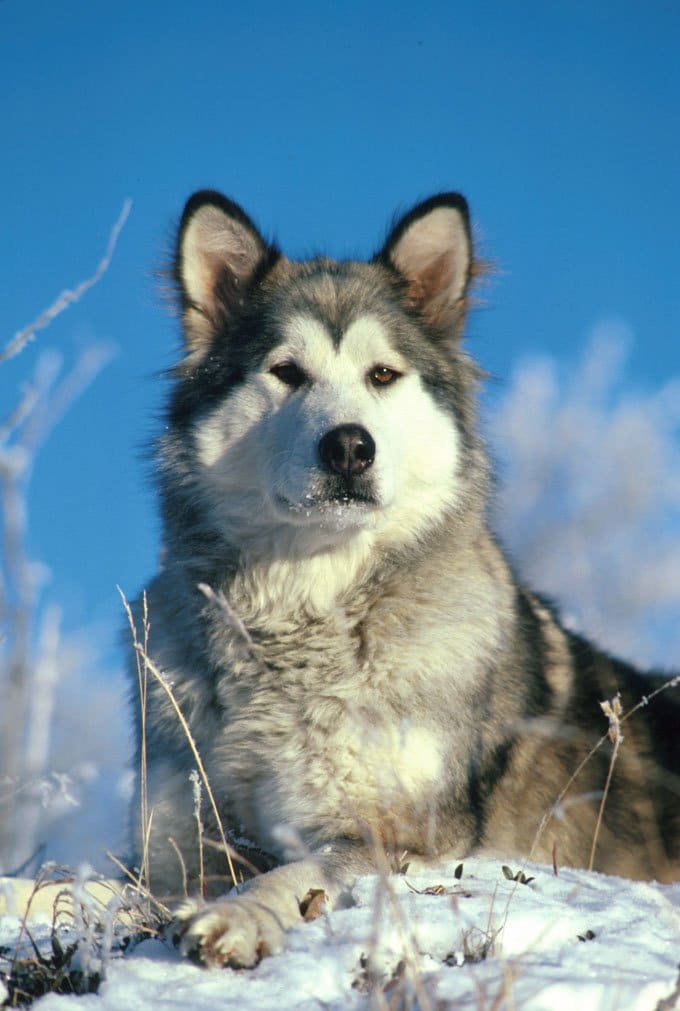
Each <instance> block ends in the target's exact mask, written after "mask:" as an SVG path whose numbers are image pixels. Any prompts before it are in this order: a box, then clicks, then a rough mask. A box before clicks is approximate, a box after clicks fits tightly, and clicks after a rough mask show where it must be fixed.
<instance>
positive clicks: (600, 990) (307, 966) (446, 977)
mask: <svg viewBox="0 0 680 1011" xmlns="http://www.w3.org/2000/svg"><path fill="white" fill-rule="evenodd" d="M501 863H502V862H501V861H500V860H497V859H488V858H487V859H482V858H475V859H469V860H465V862H464V867H463V874H462V877H461V878H460V880H457V879H456V877H455V874H454V871H455V867H456V865H455V864H453V863H451V864H442V865H439V866H438V867H437V868H436V869H432V870H431V871H429V872H428V873H426V874H418V875H415V874H414V875H409V874H408V873H407V874H406V875H403V876H398V877H391V878H389V879H387V880H384V879H380V878H377V877H368V878H363V879H361V880H360V881H359V882H358V883H357V884H356V886H355V888H354V893H353V894H354V899H355V902H356V905H355V906H354V907H352V908H350V909H346V910H338V911H335V912H331V913H328V914H326V915H323V916H321V917H319V918H318V919H316V920H315V921H313V922H311V923H303V924H300V926H299V927H297V928H295V929H294V930H292V931H290V933H289V934H288V936H287V943H286V948H285V950H284V951H283V952H282V953H281V954H279V955H276V956H273V957H270V958H267V959H264V960H263V961H262V962H261V963H260V965H259V966H257V967H256V968H255V969H252V970H242V971H234V970H230V969H223V970H211V971H208V970H205V969H201V968H198V967H196V966H194V965H191V964H189V963H186V962H183V961H182V960H181V959H180V958H179V956H178V955H177V953H176V952H175V951H174V949H173V948H172V946H171V945H170V944H169V942H165V941H160V940H147V941H143V942H142V943H140V944H139V945H137V947H136V948H135V949H134V950H133V951H132V952H130V953H129V954H126V955H122V954H120V953H119V954H118V955H117V956H115V955H114V957H112V958H111V960H110V961H109V963H108V966H107V969H106V978H105V980H104V982H103V983H102V984H101V987H100V991H99V993H98V994H91V995H85V996H79V997H71V996H56V995H48V996H46V997H43V998H41V999H40V1000H39V1001H37V1002H36V1006H37V1007H38V1008H39V1009H40V1011H138V1009H139V1011H142V1009H147V1008H149V1007H154V1008H168V1009H171V1008H172V1009H175V1008H182V1009H183V1011H204V1009H205V1011H209V1009H210V1011H212V1009H214V1008H215V1007H221V1006H228V1007H235V1008H239V1009H240V1011H288V1009H290V1011H293V1009H296V1011H312V1009H314V1011H318V1009H319V1008H325V1009H329V1011H340V1009H349V1011H351V1009H364V1008H366V1009H369V1008H372V1007H382V1008H397V1007H398V1008H400V1009H406V1008H414V1009H416V1008H417V1009H419V1011H429V1009H432V1011H435V1009H436V1011H442V1009H444V1008H452V1007H456V1008H468V1007H469V1008H475V1009H483V1008H489V1009H492V1008H497V1009H499V1011H503V1009H507V1011H510V1009H515V1008H516V1009H522V1011H573V1009H574V1008H577V1009H578V1011H654V1009H656V1008H657V1004H658V1002H659V1001H661V1000H663V999H664V998H668V997H669V996H670V995H671V994H673V993H674V988H675V985H676V982H677V980H678V962H680V883H678V884H674V885H664V886H662V885H658V884H656V883H646V882H631V881H627V880H623V879H621V878H613V877H607V876H605V875H602V874H595V873H589V872H587V871H575V870H571V869H568V868H560V869H559V872H558V875H557V876H556V875H555V873H554V871H553V868H552V867H544V866H538V865H526V866H522V867H521V868H520V867H519V866H517V867H514V866H513V867H512V868H511V869H512V870H513V871H514V872H516V871H519V870H524V872H525V874H526V875H527V876H533V880H532V881H530V882H529V883H528V884H522V883H520V882H516V881H511V880H508V879H507V878H506V876H505V875H504V873H503V871H502V867H501ZM437 886H439V887H437ZM18 930H19V921H18V920H17V918H16V917H10V916H3V917H0V945H11V944H12V942H13V940H16V937H17V934H18ZM41 930H42V932H43V936H47V932H48V930H49V927H48V925H47V924H46V922H45V921H44V918H43V923H42V926H41V925H40V923H35V924H33V925H32V932H33V933H35V934H36V935H37V936H40V931H41ZM485 952H486V957H484V955H485ZM466 955H467V959H466ZM475 958H480V959H481V960H479V961H471V960H470V959H475ZM400 963H401V968H399V966H400ZM673 1006H674V1004H673V1003H672V1002H671V1003H670V1004H669V1005H668V1007H673Z"/></svg>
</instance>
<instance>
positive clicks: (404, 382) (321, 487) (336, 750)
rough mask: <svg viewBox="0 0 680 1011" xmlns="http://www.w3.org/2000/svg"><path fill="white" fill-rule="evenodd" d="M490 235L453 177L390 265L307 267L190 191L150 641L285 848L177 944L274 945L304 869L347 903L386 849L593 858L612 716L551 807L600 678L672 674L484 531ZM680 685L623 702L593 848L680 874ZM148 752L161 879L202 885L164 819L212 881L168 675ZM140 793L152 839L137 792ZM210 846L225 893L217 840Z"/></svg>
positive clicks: (240, 800) (636, 872)
mask: <svg viewBox="0 0 680 1011" xmlns="http://www.w3.org/2000/svg"><path fill="white" fill-rule="evenodd" d="M469 234H470V233H469V225H468V218H467V208H466V206H465V203H464V201H463V200H462V198H460V197H457V196H455V195H452V194H443V195H441V196H439V197H435V198H432V200H430V201H426V202H425V203H423V204H420V205H418V206H417V207H416V208H414V209H413V211H411V212H410V213H409V214H408V215H406V216H405V217H404V218H403V219H402V220H401V221H400V222H399V223H398V224H397V225H396V227H395V228H394V229H393V231H392V233H391V234H390V237H389V238H388V240H387V243H386V244H385V246H384V248H383V250H382V251H381V252H380V253H379V254H378V256H377V257H376V258H375V260H374V261H373V262H372V263H370V264H356V263H351V264H344V263H343V264H336V263H334V262H332V261H326V260H315V261H311V262H310V263H306V264H295V263H291V262H289V261H288V260H286V259H285V258H283V257H282V256H281V255H280V254H279V252H278V250H277V249H276V248H275V247H273V246H270V245H267V243H265V242H264V240H263V239H262V238H261V236H260V235H259V233H258V232H257V230H256V229H255V227H254V225H253V224H252V222H251V221H250V220H249V219H248V218H247V217H246V215H245V214H244V213H243V211H241V210H240V208H238V207H237V206H236V205H234V204H232V203H231V202H229V201H227V200H225V198H223V197H220V196H219V195H218V194H213V193H202V194H197V195H195V196H194V197H193V198H192V199H191V200H190V201H189V204H188V205H187V208H186V210H185V214H184V217H183V220H182V224H181V226H180V235H179V243H178V256H177V281H178V286H179V294H180V300H181V305H182V309H183V314H184V327H185V340H186V348H187V357H186V359H185V360H184V362H183V363H181V364H180V365H179V366H178V369H177V380H176V385H175V389H174V392H173V396H172V399H171V405H170V410H169V414H168V419H169V421H168V428H167V431H166V434H164V436H163V437H162V438H161V439H160V441H159V444H158V464H159V467H158V470H159V482H160V492H161V500H162V505H163V516H164V525H165V541H164V561H163V566H162V568H161V571H160V573H159V574H158V576H157V577H156V578H155V580H154V581H153V583H152V584H151V586H150V588H149V591H148V610H149V617H150V626H151V632H150V647H149V652H150V656H151V658H152V661H153V663H154V665H156V667H157V668H158V669H159V670H160V671H162V672H163V675H164V677H165V678H166V679H167V682H168V683H169V684H170V685H171V686H172V691H173V693H174V696H175V699H176V701H177V703H178V705H179V707H180V709H181V710H182V713H183V714H184V716H185V717H186V719H187V721H188V723H189V725H190V727H191V732H192V734H193V736H194V738H195V742H196V745H197V747H198V750H199V752H200V755H201V756H202V760H203V762H204V764H205V767H206V770H207V773H208V778H209V781H210V784H211V788H212V791H213V793H214V795H215V797H216V798H217V802H218V805H219V808H220V814H221V817H222V820H223V822H224V825H225V828H226V830H227V832H228V835H229V838H230V840H231V842H232V844H233V845H234V846H235V847H236V848H237V849H238V848H239V845H240V844H242V842H243V840H244V838H245V839H247V840H250V841H251V843H252V847H250V846H248V845H246V846H245V849H244V850H243V852H244V853H245V855H246V856H247V857H248V859H249V860H251V861H255V862H258V861H259V862H260V864H261V865H262V866H265V867H271V866H273V865H278V866H276V867H275V869H273V870H269V871H268V872H267V873H264V874H262V875H260V876H257V877H255V878H253V880H252V881H250V882H249V883H248V885H247V886H246V887H245V889H243V890H242V894H240V895H239V896H238V897H229V898H222V899H219V900H217V901H214V902H211V903H209V904H208V905H206V906H202V907H201V906H200V903H199V904H197V903H195V902H194V903H188V904H185V906H184V907H183V909H182V911H181V913H180V919H181V931H180V932H181V933H182V935H183V941H182V944H183V949H184V950H185V952H187V953H189V954H195V955H197V956H198V957H199V958H200V959H201V960H202V961H204V962H206V963H208V964H226V963H228V964H233V965H252V964H253V963H254V962H255V961H257V960H258V959H259V958H260V957H261V956H262V955H263V954H267V953H268V952H271V951H276V950H278V949H279V948H280V946H281V943H282V932H283V931H284V930H285V929H287V928H288V927H289V926H291V925H292V924H294V923H295V922H298V921H299V919H300V915H301V914H300V902H301V901H302V900H303V898H304V896H305V894H306V893H307V892H308V891H309V890H310V889H313V888H322V889H324V890H325V892H326V893H327V895H328V897H329V901H330V902H334V903H340V902H342V901H343V897H344V896H346V894H347V892H348V889H350V888H351V885H352V882H353V880H354V879H355V878H356V876H357V875H359V874H362V873H365V872H368V871H370V870H372V869H375V868H376V866H377V865H379V864H380V863H381V861H383V860H385V859H386V860H387V862H388V864H389V865H390V866H394V865H396V864H397V863H399V861H401V860H403V859H406V860H411V861H413V860H416V859H424V860H428V859H432V858H435V857H438V856H453V857H457V858H463V857H465V856H466V855H467V854H469V853H472V852H480V851H485V852H497V853H498V854H500V855H502V856H503V857H504V858H505V859H508V860H510V859H512V858H524V857H527V856H529V855H531V856H532V857H533V859H535V860H543V861H549V860H550V859H552V857H553V856H554V855H555V852H556V853H557V859H558V861H559V862H560V863H566V864H570V865H573V866H578V867H583V866H586V865H587V864H588V861H589V856H590V849H591V844H592V839H593V834H594V830H595V820H596V817H597V811H598V807H599V802H600V797H601V795H602V790H603V786H604V783H605V779H606V776H607V771H608V767H609V760H610V755H611V745H610V744H609V743H607V744H605V746H603V747H602V748H600V749H599V751H598V752H597V753H596V754H595V756H594V757H593V758H592V759H591V761H589V762H588V763H587V765H586V766H585V768H584V769H583V771H582V772H581V773H580V775H579V776H578V778H577V779H576V781H575V782H574V784H573V786H572V787H571V789H570V790H569V792H568V794H567V798H566V800H567V803H565V804H563V805H562V808H561V810H560V812H559V814H560V817H559V818H557V817H553V818H547V819H545V823H544V824H542V820H543V819H544V816H547V815H549V813H550V811H551V808H552V805H553V804H554V802H555V800H556V799H557V797H558V796H559V795H560V792H561V791H562V790H563V788H564V787H565V785H566V784H567V782H568V780H569V778H570V776H571V775H572V773H574V771H575V770H576V768H577V766H578V765H579V762H580V761H581V760H582V759H583V758H584V756H585V755H586V754H587V752H588V750H589V749H590V748H591V746H592V745H593V743H594V742H595V741H597V739H598V738H599V737H600V736H601V735H602V734H603V733H605V732H606V729H607V723H606V720H605V718H604V716H603V714H602V711H601V709H600V706H599V702H600V701H602V700H605V699H612V698H613V696H614V695H615V693H616V692H617V691H620V692H621V693H622V696H623V702H624V708H628V707H629V706H630V705H631V704H633V703H635V702H637V701H639V698H640V697H641V696H642V694H644V693H645V692H647V693H649V692H650V691H651V690H652V688H653V687H654V686H655V685H656V684H657V683H658V682H652V681H649V680H645V679H643V677H642V676H641V675H639V674H638V673H637V672H636V671H634V670H633V669H632V668H630V667H628V666H627V665H625V664H623V663H621V662H619V661H615V660H612V659H610V658H609V657H607V656H605V655H604V654H602V653H600V652H598V651H597V650H595V649H594V648H593V647H591V646H590V645H589V644H588V643H586V642H585V641H583V640H581V639H579V638H578V637H576V636H574V635H572V634H570V633H569V632H566V631H565V630H563V629H562V628H561V627H560V625H559V623H558V621H557V619H556V617H555V615H554V613H553V611H552V610H551V609H550V607H549V606H548V605H546V604H545V603H544V602H543V601H541V600H540V599H539V598H537V597H536V596H535V595H533V594H532V593H530V592H529V591H527V590H525V589H523V588H522V587H520V586H518V584H517V582H516V580H515V578H514V575H513V573H512V571H511V568H510V566H509V565H508V562H507V560H506V558H505V556H504V554H503V552H502V550H501V548H500V547H499V545H498V544H497V543H496V541H495V539H494V538H493V536H492V534H491V533H490V532H489V529H488V527H487V524H486V519H485V509H486V501H487V494H488V463H487V459H486V456H485V453H484V450H483V446H482V444H481V442H480V439H479V437H478V435H477V430H476V426H475V418H474V398H475V389H476V385H477V378H478V377H477V370H476V368H475V366H474V364H473V363H472V362H470V360H469V359H468V358H467V357H466V355H465V353H464V352H463V351H462V349H461V346H460V337H461V332H462V325H463V319H464V314H465V307H466V298H467V290H468V286H469V281H470V277H471V275H472V272H473V268H474V265H473V261H472V257H471V251H470V243H469ZM353 328H354V329H353ZM373 347H375V348H376V349H379V350H376V352H375V356H377V355H378V354H379V355H380V357H379V358H377V359H376V360H374V358H372V357H371V354H372V353H373V352H372V348H373ZM291 348H292V349H293V351H291ZM279 349H282V351H281V353H280V354H279ZM296 354H297V355H298V357H299V359H300V360H299V362H298V361H295V362H293V361H291V358H292V357H295V355H296ZM277 355H279V358H281V360H279V358H277ZM375 356H374V357H375ZM386 359H389V360H386ZM300 362H302V363H303V364H304V368H301V366H300ZM395 362H397V363H398V364H399V369H395V368H394V365H395ZM292 365H295V367H296V368H298V371H299V372H300V374H301V375H303V376H304V379H303V380H301V381H299V380H300V375H298V373H296V372H294V371H293V372H291V366H292ZM386 368H387V372H385V369H386ZM381 370H382V371H381ZM390 370H392V371H390ZM395 372H396V373H398V374H397V375H396V377H395V376H394V374H393V373H395ZM401 372H403V375H402V374H401ZM376 373H377V374H376ZM385 377H387V379H386V378H385ZM383 382H384V388H383ZM296 384H297V385H296ZM405 415H408V419H407V420H404V418H405ZM348 423H351V424H352V425H354V426H355V427H356V426H361V432H364V431H368V430H369V429H370V434H371V436H372V440H373V441H374V442H375V447H376V448H375V460H373V459H370V460H369V451H368V450H367V449H366V448H365V447H364V446H360V448H359V450H358V451H357V453H360V452H362V453H363V454H364V457H361V456H360V455H358V456H352V455H351V454H352V453H353V452H354V450H353V449H351V450H350V451H349V452H350V462H349V463H348V464H347V465H346V466H345V464H343V465H342V467H344V469H342V468H341V467H340V465H338V467H335V468H334V467H333V466H328V465H327V464H326V465H325V464H324V462H323V460H322V461H321V462H320V461H319V458H318V457H319V452H318V444H317V441H316V440H317V439H318V440H320V439H321V437H322V436H323V434H324V432H325V431H327V430H332V431H340V433H341V437H342V438H344V436H342V432H343V431H344V428H343V426H346V425H347V424H348ZM395 432H396V435H395ZM414 433H415V434H414ZM339 438H340V437H339ZM343 445H344V444H343ZM199 584H204V585H205V586H207V587H210V588H211V589H212V591H213V593H212V597H211V598H208V597H206V595H205V593H204V592H202V591H201V590H200V589H199ZM220 599H222V601H223V603H222V605H220ZM136 613H137V616H138V620H139V618H140V616H141V604H138V605H137V609H136ZM135 680H136V675H135ZM676 694H677V692H676V691H675V692H674V691H673V690H671V691H667V692H664V693H662V694H661V695H660V696H659V697H658V698H657V699H655V700H654V701H653V703H652V704H651V705H650V707H648V708H645V709H642V710H641V711H640V712H639V713H637V714H636V715H635V717H634V718H632V719H631V720H630V721H629V722H628V723H626V724H625V741H624V744H623V745H622V747H621V752H620V756H619V759H618V763H617V767H616V772H615V775H614V778H613V781H612V785H611V789H610V793H609V797H608V801H607V805H606V807H605V813H604V822H603V826H602V830H601V833H600V837H599V843H598V847H597V851H596V858H595V867H596V868H598V869H600V870H603V871H607V872H609V873H615V874H625V875H630V876H633V877H638V878H647V877H657V878H659V879H663V880H669V879H672V878H674V877H676V876H677V873H678V863H679V861H680V815H679V813H678V811H679V807H680V805H679V803H678V792H677V784H678V778H677V777H678V774H679V773H680V750H679V746H678V744H677V743H676V735H677V728H678V711H679V710H678V704H677V699H676V698H675V695H676ZM138 727H141V722H140V720H139V719H138ZM140 741H141V735H140ZM140 749H141V743H140ZM146 751H147V759H148V792H149V804H150V807H151V809H152V810H153V817H152V820H151V831H150V837H149V847H148V857H149V863H150V885H151V888H152V889H153V890H154V892H156V893H157V894H160V895H166V896H172V895H175V896H178V895H180V893H181V881H182V872H181V867H180V862H179V860H178V858H177V855H176V851H175V848H174V847H173V846H172V845H171V844H170V843H169V842H168V839H169V838H170V837H171V838H172V839H173V840H174V841H175V843H176V845H177V846H178V847H179V849H180V850H181V852H182V856H183V861H184V863H185V866H186V870H187V872H188V876H189V882H190V888H191V890H192V891H194V892H195V891H196V889H197V885H198V869H199V861H198V845H197V838H196V823H195V818H194V810H193V809H194V799H193V793H192V788H191V784H190V781H189V777H190V773H191V771H192V769H193V768H194V767H195V761H194V758H193V756H192V753H191V750H190V748H189V746H188V743H187V741H186V739H185V736H184V734H183V731H182V729H181V727H180V725H179V723H178V720H177V717H176V714H175V712H174V710H173V708H172V706H171V704H170V702H169V700H168V698H167V695H166V694H165V692H163V690H162V689H161V688H160V687H159V685H158V684H157V683H156V682H155V681H154V680H153V678H151V679H150V682H149V693H148V703H147V713H146ZM138 757H139V755H138ZM202 815H203V819H204V822H205V824H206V831H207V833H208V835H210V836H211V837H213V838H216V837H217V829H216V825H215V824H214V819H213V818H212V815H211V812H210V810H209V807H208V806H207V805H206V804H204V809H203V812H202ZM134 817H135V821H136V833H135V839H136V847H137V855H138V859H139V860H140V861H141V855H142V850H143V849H144V844H143V839H144V829H143V826H142V825H141V824H140V819H139V798H137V800H136V802H135V806H134ZM281 826H284V827H285V828H286V830H287V831H284V832H283V833H282V832H281ZM541 827H542V829H541ZM291 840H292V841H293V843H294V845H293V847H292V849H291ZM296 847H297V849H298V851H299V852H298V853H297V854H294V853H293V852H292V850H294V849H295V848H296ZM300 854H302V855H300ZM293 857H295V858H293ZM205 860H206V872H207V876H208V883H209V891H210V893H211V894H213V895H220V894H224V893H225V892H226V891H227V890H228V889H229V887H230V881H229V880H228V878H227V872H226V860H225V856H224V854H223V853H221V852H219V851H217V850H215V849H212V848H209V849H206V851H205Z"/></svg>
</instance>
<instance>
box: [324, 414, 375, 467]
mask: <svg viewBox="0 0 680 1011" xmlns="http://www.w3.org/2000/svg"><path fill="white" fill-rule="evenodd" d="M319 456H320V457H321V462H322V463H323V465H324V467H325V468H326V469H327V470H332V471H335V473H336V474H344V475H345V476H346V477H351V476H352V475H354V474H361V472H362V471H364V470H366V469H367V468H368V467H370V466H371V464H372V463H373V461H374V460H375V442H374V441H373V438H372V436H371V435H370V433H369V432H367V431H366V429H365V428H362V427H361V425H338V427H337V428H332V429H331V430H330V432H326V434H325V435H324V437H323V438H322V439H321V441H320V442H319Z"/></svg>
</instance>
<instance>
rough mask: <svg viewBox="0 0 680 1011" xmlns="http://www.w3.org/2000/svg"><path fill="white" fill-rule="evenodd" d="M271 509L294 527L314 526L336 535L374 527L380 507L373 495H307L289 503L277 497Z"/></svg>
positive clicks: (281, 497)
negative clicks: (323, 496) (325, 496)
mask: <svg viewBox="0 0 680 1011" xmlns="http://www.w3.org/2000/svg"><path fill="white" fill-rule="evenodd" d="M273 506H274V510H275V512H276V515H277V516H278V518H279V519H282V520H284V521H285V522H286V523H289V524H291V525H292V526H295V527H315V528H317V529H321V530H326V531H328V532H332V533H335V534H342V533H343V532H347V533H348V534H351V533H353V532H355V531H358V530H365V529H367V528H370V527H372V526H374V525H375V523H376V520H377V517H378V515H379V513H380V511H381V504H380V503H379V502H378V501H377V499H376V498H375V497H374V496H372V495H368V494H365V495H346V496H340V497H328V498H322V497H320V496H316V495H314V496H312V495H306V496H304V497H303V499H302V501H299V502H298V501H292V500H291V499H288V498H286V497H285V496H284V495H280V494H277V495H275V496H274V499H273Z"/></svg>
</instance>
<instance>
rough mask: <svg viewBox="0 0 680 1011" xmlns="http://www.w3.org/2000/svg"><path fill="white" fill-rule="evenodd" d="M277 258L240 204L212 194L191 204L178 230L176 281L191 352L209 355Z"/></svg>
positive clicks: (205, 192) (195, 198)
mask: <svg viewBox="0 0 680 1011" xmlns="http://www.w3.org/2000/svg"><path fill="white" fill-rule="evenodd" d="M277 257H278V252H277V250H276V249H275V248H274V247H273V246H270V245H268V244H267V243H266V242H265V241H264V239H263V238H262V236H261V235H260V233H259V232H258V230H257V228H256V227H255V225H254V224H253V222H252V221H251V220H250V218H249V217H248V215H247V214H246V213H245V212H244V211H243V210H242V209H241V208H240V207H239V206H238V204H235V203H233V202H232V201H231V200H228V199H227V198H226V197H224V196H222V194H221V193H216V192H214V191H212V190H201V191H200V192H198V193H194V195H193V196H192V197H190V198H189V200H188V201H187V204H186V207H185V208H184V213H183V214H182V220H181V222H180V226H179V237H178V241H177V256H176V260H175V279H176V281H177V285H178V287H179V291H180V296H181V300H182V314H183V317H184V334H185V340H186V343H187V345H188V348H189V350H190V351H192V352H201V351H204V350H207V348H208V346H209V345H210V343H211V342H212V340H213V338H214V336H215V333H216V332H217V331H218V330H219V328H220V327H221V326H223V325H224V324H225V323H226V322H227V321H228V320H229V319H230V318H232V317H233V316H234V315H235V314H237V313H238V311H239V308H240V306H242V305H243V300H244V295H245V292H246V290H247V288H248V286H249V285H250V284H251V283H252V282H253V280H254V278H255V277H256V275H258V274H259V273H260V271H261V269H262V268H263V266H265V265H268V264H270V263H271V262H273V260H275V259H276V258H277Z"/></svg>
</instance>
